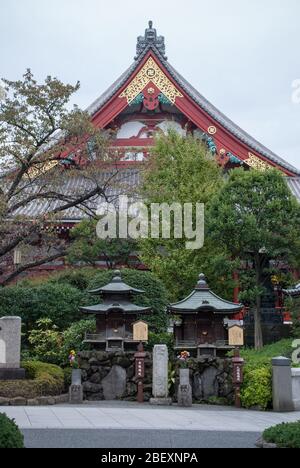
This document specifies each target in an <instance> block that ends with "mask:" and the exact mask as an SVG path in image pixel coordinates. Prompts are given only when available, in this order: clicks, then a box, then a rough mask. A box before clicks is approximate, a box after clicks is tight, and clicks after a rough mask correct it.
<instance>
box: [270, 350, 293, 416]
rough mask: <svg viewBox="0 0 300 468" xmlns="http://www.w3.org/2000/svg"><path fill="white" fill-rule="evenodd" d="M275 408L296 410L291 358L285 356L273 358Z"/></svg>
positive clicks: (282, 410)
mask: <svg viewBox="0 0 300 468" xmlns="http://www.w3.org/2000/svg"><path fill="white" fill-rule="evenodd" d="M272 367H273V409H274V411H278V412H281V413H284V412H289V411H294V403H293V394H292V378H291V360H290V359H287V358H285V357H282V356H280V357H277V358H274V359H272Z"/></svg>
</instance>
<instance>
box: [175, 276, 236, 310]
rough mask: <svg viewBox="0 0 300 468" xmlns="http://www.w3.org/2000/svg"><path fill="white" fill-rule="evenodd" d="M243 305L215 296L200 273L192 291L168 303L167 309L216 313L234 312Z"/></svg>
mask: <svg viewBox="0 0 300 468" xmlns="http://www.w3.org/2000/svg"><path fill="white" fill-rule="evenodd" d="M243 307H244V306H243V304H235V303H234V302H229V301H226V300H225V299H221V298H220V297H219V296H217V295H216V294H215V293H214V292H213V291H211V290H210V288H209V286H208V284H207V283H206V279H205V276H204V275H203V274H201V275H200V277H199V281H198V283H197V285H196V287H195V289H194V291H193V292H192V293H191V294H190V295H189V296H188V297H187V298H186V299H184V300H183V301H180V302H177V303H175V304H170V305H169V306H168V310H169V312H175V313H180V312H182V313H184V312H185V313H188V312H193V313H197V312H199V311H201V310H213V312H214V313H216V314H218V313H219V314H231V313H232V314H235V313H237V312H239V311H240V310H241V309H242V308H243Z"/></svg>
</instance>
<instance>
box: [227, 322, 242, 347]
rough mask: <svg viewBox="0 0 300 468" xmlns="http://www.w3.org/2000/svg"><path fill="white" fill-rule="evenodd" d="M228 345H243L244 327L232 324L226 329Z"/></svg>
mask: <svg viewBox="0 0 300 468" xmlns="http://www.w3.org/2000/svg"><path fill="white" fill-rule="evenodd" d="M228 339H229V346H244V329H243V328H242V327H240V326H239V325H234V326H233V327H230V328H229V330H228Z"/></svg>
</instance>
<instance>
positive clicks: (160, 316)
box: [89, 269, 168, 333]
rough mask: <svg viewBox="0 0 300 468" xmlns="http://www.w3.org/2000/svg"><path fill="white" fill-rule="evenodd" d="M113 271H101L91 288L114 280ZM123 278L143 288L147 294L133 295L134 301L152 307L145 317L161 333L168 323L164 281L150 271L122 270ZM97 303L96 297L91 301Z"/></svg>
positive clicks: (136, 286)
mask: <svg viewBox="0 0 300 468" xmlns="http://www.w3.org/2000/svg"><path fill="white" fill-rule="evenodd" d="M113 276H114V273H113V271H111V270H110V271H100V272H99V273H97V275H96V276H95V277H94V279H93V280H92V281H91V283H90V285H89V287H90V289H94V288H99V287H101V286H104V285H105V284H106V283H108V282H109V281H111V280H112V278H113ZM122 279H123V281H125V282H126V283H127V284H129V285H130V286H132V287H134V288H137V289H142V290H144V291H145V294H139V295H136V296H134V297H133V302H134V303H135V304H136V305H139V306H145V307H151V308H152V311H153V312H152V314H151V315H149V316H147V317H143V318H144V319H145V320H146V321H147V322H149V324H150V326H151V327H152V329H153V331H155V332H157V333H160V332H163V331H165V330H166V326H167V323H168V318H167V313H166V306H167V304H168V299H167V291H166V289H165V287H164V285H163V283H162V282H161V281H160V280H159V279H158V278H157V277H156V276H155V275H154V274H153V273H150V272H148V271H139V270H130V269H124V270H122ZM90 303H91V304H93V303H95V299H94V301H93V299H92V301H91V302H90Z"/></svg>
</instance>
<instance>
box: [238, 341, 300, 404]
mask: <svg viewBox="0 0 300 468" xmlns="http://www.w3.org/2000/svg"><path fill="white" fill-rule="evenodd" d="M292 342H293V340H291V339H285V340H281V341H278V342H277V343H273V344H270V345H267V346H264V347H263V348H262V349H260V350H255V349H244V350H241V356H242V357H243V358H244V360H245V368H244V383H243V386H242V390H241V401H242V405H243V406H244V407H245V408H250V407H252V406H258V407H259V408H261V409H267V408H271V406H272V365H271V361H272V358H274V357H276V356H285V357H290V356H291V354H292V352H293V348H292Z"/></svg>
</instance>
